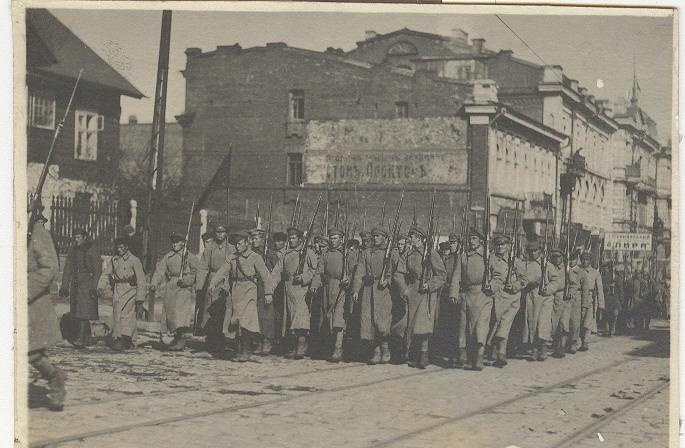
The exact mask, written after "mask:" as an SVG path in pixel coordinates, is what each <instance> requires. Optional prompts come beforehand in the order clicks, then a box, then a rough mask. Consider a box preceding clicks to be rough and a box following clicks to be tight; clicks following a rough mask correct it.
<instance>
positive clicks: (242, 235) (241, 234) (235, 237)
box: [230, 230, 250, 244]
mask: <svg viewBox="0 0 685 448" xmlns="http://www.w3.org/2000/svg"><path fill="white" fill-rule="evenodd" d="M249 237H250V234H249V233H248V232H247V231H246V230H239V231H237V232H233V233H231V235H230V240H231V242H232V243H233V244H235V243H237V242H238V241H242V240H244V239H247V238H249Z"/></svg>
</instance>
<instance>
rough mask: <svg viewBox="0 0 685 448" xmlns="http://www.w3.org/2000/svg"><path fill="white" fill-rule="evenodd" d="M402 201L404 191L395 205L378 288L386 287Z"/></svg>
mask: <svg viewBox="0 0 685 448" xmlns="http://www.w3.org/2000/svg"><path fill="white" fill-rule="evenodd" d="M403 201H404V190H402V194H401V195H400V202H398V203H397V209H396V210H395V219H394V220H393V224H392V230H391V232H390V233H389V236H390V239H389V241H388V245H387V247H386V248H385V253H384V254H383V269H382V270H381V276H380V278H379V279H378V286H379V287H381V285H387V283H388V281H389V279H388V276H389V275H390V262H391V258H392V249H393V246H394V245H395V243H396V242H397V234H398V226H399V223H400V210H401V209H402V202H403Z"/></svg>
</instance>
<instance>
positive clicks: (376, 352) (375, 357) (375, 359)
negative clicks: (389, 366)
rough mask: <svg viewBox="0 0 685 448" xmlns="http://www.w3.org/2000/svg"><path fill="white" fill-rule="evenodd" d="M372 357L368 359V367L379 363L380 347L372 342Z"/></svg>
mask: <svg viewBox="0 0 685 448" xmlns="http://www.w3.org/2000/svg"><path fill="white" fill-rule="evenodd" d="M373 345H374V347H373V355H371V358H369V365H372V366H373V365H376V364H378V363H379V362H381V346H380V344H379V343H378V342H373Z"/></svg>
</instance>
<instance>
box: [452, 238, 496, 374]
mask: <svg viewBox="0 0 685 448" xmlns="http://www.w3.org/2000/svg"><path fill="white" fill-rule="evenodd" d="M483 239H484V238H483V236H482V235H481V234H480V233H479V232H478V231H477V230H476V229H474V228H471V229H470V230H469V242H468V244H469V247H468V250H467V251H466V252H465V253H463V254H462V255H461V256H460V257H459V258H458V259H457V265H456V267H455V269H456V271H455V273H454V275H453V276H452V284H451V285H450V292H449V295H450V299H451V300H452V302H453V303H455V304H459V303H460V301H459V297H460V295H462V293H463V299H462V301H461V305H462V311H461V312H462V313H463V315H462V316H461V317H460V323H459V324H460V325H463V330H460V333H462V334H463V335H464V336H465V338H464V339H465V340H462V338H460V341H459V360H458V365H463V362H465V361H467V359H465V358H467V356H466V355H467V354H468V355H470V358H471V359H470V360H471V366H470V368H471V369H472V370H476V371H480V370H483V355H484V353H485V344H486V342H487V337H488V332H489V331H490V315H491V313H492V297H490V296H488V295H486V293H485V292H484V291H483V278H484V275H485V262H484V260H483V257H484V255H483V250H484V249H483V246H482V245H481V241H482V240H483Z"/></svg>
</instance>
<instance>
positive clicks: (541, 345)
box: [535, 339, 547, 361]
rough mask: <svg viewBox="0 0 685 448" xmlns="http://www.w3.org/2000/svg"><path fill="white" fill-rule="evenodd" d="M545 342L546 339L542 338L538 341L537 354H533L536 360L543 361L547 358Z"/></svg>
mask: <svg viewBox="0 0 685 448" xmlns="http://www.w3.org/2000/svg"><path fill="white" fill-rule="evenodd" d="M545 344H546V341H545V340H544V339H540V340H539V341H538V348H537V354H536V356H535V360H536V361H544V360H545V359H547V347H546V345H545Z"/></svg>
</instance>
